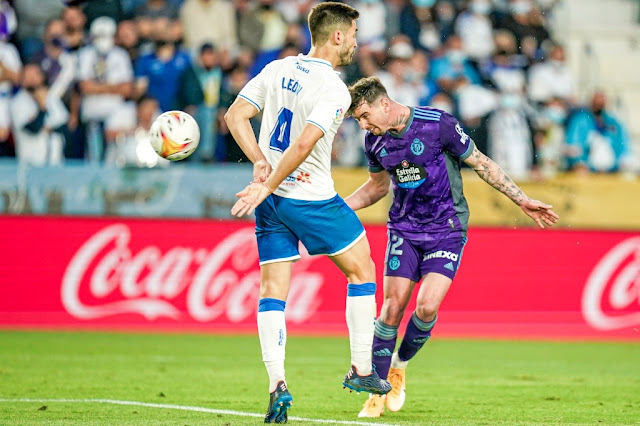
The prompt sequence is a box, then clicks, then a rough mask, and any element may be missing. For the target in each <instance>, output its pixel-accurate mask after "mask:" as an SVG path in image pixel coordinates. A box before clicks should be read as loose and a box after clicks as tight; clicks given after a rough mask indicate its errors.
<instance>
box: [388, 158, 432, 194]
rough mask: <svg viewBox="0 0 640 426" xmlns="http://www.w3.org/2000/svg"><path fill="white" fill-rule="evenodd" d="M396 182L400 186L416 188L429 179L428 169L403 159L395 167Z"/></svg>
mask: <svg viewBox="0 0 640 426" xmlns="http://www.w3.org/2000/svg"><path fill="white" fill-rule="evenodd" d="M393 172H394V176H395V180H396V183H397V184H398V186H399V187H400V188H404V189H415V188H417V187H419V186H420V185H422V184H423V183H424V181H425V180H426V179H427V171H426V170H425V169H424V167H422V166H419V165H417V164H415V163H410V162H408V161H407V160H402V162H401V163H400V164H398V165H397V166H396V167H395V168H394V169H393Z"/></svg>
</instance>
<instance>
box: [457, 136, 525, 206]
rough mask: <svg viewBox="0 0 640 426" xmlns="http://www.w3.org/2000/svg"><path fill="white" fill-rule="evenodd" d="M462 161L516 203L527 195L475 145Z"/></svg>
mask: <svg viewBox="0 0 640 426" xmlns="http://www.w3.org/2000/svg"><path fill="white" fill-rule="evenodd" d="M464 162H465V163H466V164H467V165H468V166H470V167H471V168H473V170H474V171H475V172H476V173H477V174H478V176H480V177H481V178H482V180H484V181H485V182H487V183H488V184H489V185H491V186H493V187H494V188H495V189H497V190H498V191H500V192H502V193H503V194H504V195H506V196H507V197H509V199H510V200H511V201H513V202H514V203H516V204H517V205H521V204H522V202H523V201H524V200H526V199H528V198H529V197H527V196H526V195H525V193H524V192H522V190H521V189H520V188H519V187H518V185H516V184H515V183H514V182H513V181H512V180H511V178H510V177H509V176H507V174H506V173H505V172H504V170H502V169H501V168H500V166H499V165H498V164H497V163H496V162H495V161H493V160H492V159H491V158H489V157H487V156H486V155H484V154H483V153H482V152H480V150H479V149H478V148H477V147H475V146H474V147H473V151H472V152H471V155H470V156H469V157H467V158H466V159H465V160H464Z"/></svg>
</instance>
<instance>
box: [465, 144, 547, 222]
mask: <svg viewBox="0 0 640 426" xmlns="http://www.w3.org/2000/svg"><path fill="white" fill-rule="evenodd" d="M464 162H465V163H466V164H467V165H469V166H470V167H472V168H473V170H474V171H475V172H476V173H477V174H478V176H480V177H481V178H482V180H484V181H485V182H487V183H488V184H489V185H491V186H493V187H494V188H495V189H497V190H498V191H500V192H502V193H503V194H504V195H506V196H507V197H509V199H510V200H511V201H513V202H514V203H516V204H517V205H518V206H520V208H521V209H522V211H524V213H525V214H526V215H527V216H529V217H530V218H531V219H533V220H534V221H535V222H536V223H537V224H538V226H540V228H544V224H543V223H545V224H547V225H548V226H551V225H553V224H554V223H556V222H557V221H558V219H559V216H558V215H557V214H556V213H554V212H553V210H551V208H552V206H550V205H548V204H544V203H542V202H540V201H537V200H532V199H531V198H529V197H527V195H526V194H525V193H524V192H523V191H522V189H520V188H519V187H518V185H516V184H515V183H514V182H513V181H512V180H511V178H510V177H509V176H507V174H506V173H505V172H504V170H502V169H501V168H500V166H499V165H498V164H496V162H495V161H493V160H492V159H491V158H489V157H487V156H486V155H484V154H483V153H482V152H480V150H478V148H477V147H475V146H474V147H473V151H472V152H471V155H470V156H469V157H467V158H466V159H465V160H464Z"/></svg>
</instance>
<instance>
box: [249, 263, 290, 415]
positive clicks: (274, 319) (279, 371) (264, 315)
mask: <svg viewBox="0 0 640 426" xmlns="http://www.w3.org/2000/svg"><path fill="white" fill-rule="evenodd" d="M291 265H292V262H291V261H285V262H274V263H267V264H263V265H261V266H260V271H261V281H260V302H259V305H258V315H257V316H258V334H259V336H260V346H261V347H262V360H263V361H264V365H265V367H266V368H267V373H268V375H269V406H268V408H267V415H266V416H265V419H264V421H265V423H286V421H287V417H288V415H287V411H288V409H289V407H290V406H291V404H292V403H293V402H292V401H293V398H292V397H291V394H290V393H289V390H288V389H287V382H286V379H285V374H284V359H285V347H286V344H287V327H286V322H285V317H284V308H285V305H286V300H287V296H288V294H289V287H290V284H291Z"/></svg>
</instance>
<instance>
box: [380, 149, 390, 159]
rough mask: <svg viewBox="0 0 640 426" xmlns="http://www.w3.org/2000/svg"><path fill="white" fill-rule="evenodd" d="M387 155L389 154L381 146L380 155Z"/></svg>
mask: <svg viewBox="0 0 640 426" xmlns="http://www.w3.org/2000/svg"><path fill="white" fill-rule="evenodd" d="M387 155H389V154H388V153H387V150H386V149H384V148H382V151H380V157H386V156H387Z"/></svg>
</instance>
